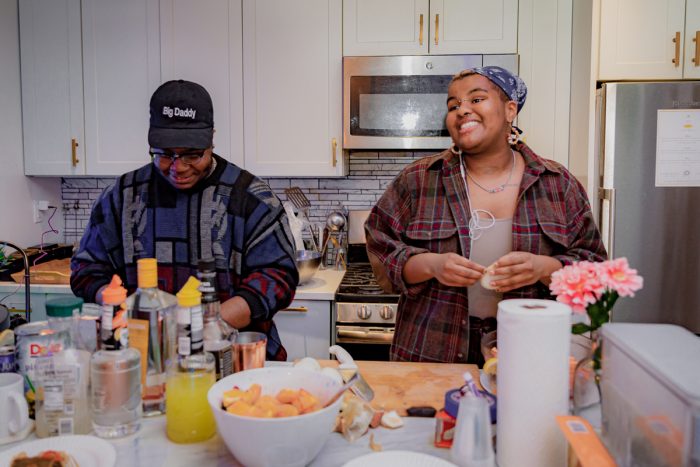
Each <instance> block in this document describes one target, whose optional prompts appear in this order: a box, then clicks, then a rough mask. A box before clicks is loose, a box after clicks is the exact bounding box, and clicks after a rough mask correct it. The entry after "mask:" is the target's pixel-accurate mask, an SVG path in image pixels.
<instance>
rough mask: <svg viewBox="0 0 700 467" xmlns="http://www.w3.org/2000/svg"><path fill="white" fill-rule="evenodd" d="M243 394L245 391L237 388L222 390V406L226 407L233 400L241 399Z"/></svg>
mask: <svg viewBox="0 0 700 467" xmlns="http://www.w3.org/2000/svg"><path fill="white" fill-rule="evenodd" d="M244 394H245V391H242V390H240V389H238V388H233V389H231V390H230V391H226V392H224V394H223V400H222V402H223V404H224V407H228V406H229V405H231V404H233V403H234V402H236V401H239V400H241V399H242V398H243V395H244Z"/></svg>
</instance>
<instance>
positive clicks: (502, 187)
mask: <svg viewBox="0 0 700 467" xmlns="http://www.w3.org/2000/svg"><path fill="white" fill-rule="evenodd" d="M510 152H511V153H512V154H513V163H512V164H511V166H510V173H509V174H508V179H507V180H506V181H505V182H503V183H501V184H500V185H496V186H495V187H493V188H486V187H485V186H484V185H482V184H481V183H479V182H477V181H476V180H475V179H474V177H472V176H471V175H470V174H469V171H468V170H465V172H466V173H467V177H469V180H471V181H472V182H474V184H475V185H476V186H478V187H479V188H481V189H482V190H484V191H485V192H487V193H491V194H494V193H500V192H501V191H503V190H505V189H506V186H507V185H508V184H509V183H510V180H511V179H512V178H513V172H514V171H515V151H513V150H512V149H511V150H510Z"/></svg>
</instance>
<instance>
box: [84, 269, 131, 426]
mask: <svg viewBox="0 0 700 467" xmlns="http://www.w3.org/2000/svg"><path fill="white" fill-rule="evenodd" d="M121 284H122V282H121V279H119V276H117V275H114V277H113V278H112V282H111V283H110V284H109V286H108V287H107V288H106V289H105V290H104V291H103V292H102V303H103V305H102V318H101V327H100V340H101V342H100V345H101V349H102V350H99V351H97V352H95V353H94V354H93V355H92V359H91V361H90V379H91V382H92V426H93V429H94V430H95V433H96V434H97V436H100V437H102V438H118V437H122V436H126V435H129V434H132V433H134V432H136V431H137V430H138V429H139V427H140V426H141V354H140V353H139V351H138V350H136V349H133V348H130V347H129V346H128V345H129V338H128V336H129V334H128V321H127V319H126V305H125V303H124V302H125V301H126V289H125V288H124V287H122V286H121Z"/></svg>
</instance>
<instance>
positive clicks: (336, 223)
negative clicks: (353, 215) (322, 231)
mask: <svg viewBox="0 0 700 467" xmlns="http://www.w3.org/2000/svg"><path fill="white" fill-rule="evenodd" d="M346 222H347V221H346V219H345V215H344V214H343V213H342V212H340V211H333V212H331V213H330V214H329V215H328V217H327V218H326V227H328V236H327V237H326V240H325V241H324V243H323V248H322V249H321V254H322V255H324V256H325V254H326V249H327V248H328V241H329V240H331V239H333V232H340V231H341V230H343V228H344V227H345V224H346ZM333 244H334V245H337V242H336V240H335V239H333Z"/></svg>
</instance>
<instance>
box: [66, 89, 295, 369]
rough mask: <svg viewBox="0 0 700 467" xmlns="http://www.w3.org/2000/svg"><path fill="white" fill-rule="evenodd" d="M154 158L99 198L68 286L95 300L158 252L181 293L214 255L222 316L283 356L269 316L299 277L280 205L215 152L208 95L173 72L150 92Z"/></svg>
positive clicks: (132, 280)
mask: <svg viewBox="0 0 700 467" xmlns="http://www.w3.org/2000/svg"><path fill="white" fill-rule="evenodd" d="M150 112H151V120H150V128H149V130H148V144H149V145H150V151H149V152H150V156H151V158H152V161H151V163H149V164H146V165H144V166H143V167H141V168H139V169H137V170H135V171H133V172H129V173H127V174H124V175H122V176H121V177H119V178H118V179H117V180H116V182H115V183H114V184H113V185H112V186H110V187H107V188H106V189H105V190H104V192H103V193H102V195H101V196H100V197H99V199H98V200H97V201H96V202H95V204H94V206H93V208H92V213H91V215H90V221H89V223H88V226H87V227H86V229H85V233H84V234H83V237H82V239H81V242H80V246H79V248H78V250H77V251H76V253H75V255H74V256H73V258H72V259H71V279H70V281H71V288H72V290H73V293H75V295H77V296H79V297H82V298H84V299H85V301H86V302H96V303H100V302H101V293H102V289H103V288H104V287H105V286H106V285H107V284H108V283H109V281H110V280H111V277H112V275H113V274H115V273H116V274H118V275H119V276H120V277H121V278H122V280H123V281H124V284H125V286H126V287H127V288H128V289H129V290H130V291H131V290H135V288H136V287H137V278H136V261H137V260H138V259H139V258H156V259H157V260H158V280H159V284H158V285H159V287H160V288H161V289H162V290H165V291H167V292H170V293H175V292H177V291H178V290H179V289H180V288H181V287H182V286H183V285H184V284H185V282H186V281H187V279H188V277H189V276H196V272H197V263H198V260H199V259H200V258H214V260H215V264H216V272H217V282H218V283H217V289H218V290H219V293H220V295H221V296H220V298H221V302H222V305H221V316H222V318H223V319H224V320H226V321H227V322H228V323H229V324H230V325H232V326H234V327H235V328H237V329H242V330H252V331H259V332H264V333H265V334H267V336H268V339H267V359H270V360H286V351H285V349H284V346H283V345H282V343H281V341H280V338H279V334H278V333H277V330H276V328H275V326H274V322H273V321H272V318H273V316H274V315H275V313H276V312H277V311H278V310H280V309H283V308H285V307H287V306H288V305H289V304H290V303H291V301H292V299H293V298H294V291H295V289H296V286H297V284H298V282H299V275H298V272H297V269H296V265H295V250H294V242H293V240H292V235H291V231H290V230H289V225H288V222H287V218H286V214H285V211H284V209H283V207H282V204H281V202H280V200H279V199H278V198H277V197H276V196H275V194H274V193H273V192H272V190H271V189H270V188H269V187H268V186H267V185H266V184H265V183H264V182H263V181H262V180H261V179H259V178H257V177H255V176H254V175H253V174H251V173H249V172H247V171H245V170H243V169H241V168H239V167H238V166H236V165H235V164H232V163H231V162H228V161H226V160H225V159H223V158H221V157H220V156H218V155H216V154H214V152H213V137H214V111H213V105H212V101H211V97H210V96H209V93H208V92H207V91H206V89H204V88H203V87H202V86H200V85H199V84H197V83H193V82H189V81H183V80H177V81H168V82H166V83H164V84H163V85H161V86H160V87H159V88H158V89H157V90H156V91H155V92H154V93H153V96H152V97H151V102H150Z"/></svg>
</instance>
